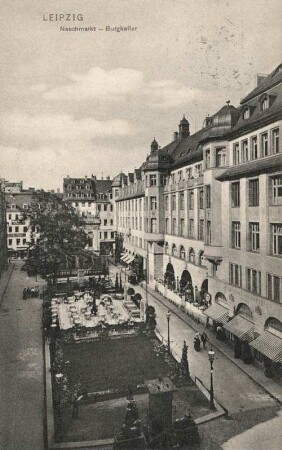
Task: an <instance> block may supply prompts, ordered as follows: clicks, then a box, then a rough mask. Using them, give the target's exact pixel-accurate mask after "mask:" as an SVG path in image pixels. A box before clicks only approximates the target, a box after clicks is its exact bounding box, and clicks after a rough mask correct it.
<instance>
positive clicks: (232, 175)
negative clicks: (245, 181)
mask: <svg viewBox="0 0 282 450" xmlns="http://www.w3.org/2000/svg"><path fill="white" fill-rule="evenodd" d="M273 169H275V170H277V171H279V170H282V154H281V153H278V154H277V155H271V156H266V157H264V158H260V159H256V160H254V161H249V162H248V163H245V164H238V165H235V166H232V167H229V169H226V170H225V171H224V172H223V173H221V174H220V175H218V176H217V177H216V179H217V180H219V181H226V180H236V179H239V178H244V177H246V176H251V175H254V176H255V175H259V174H261V173H267V172H269V171H271V172H272V171H273Z"/></svg>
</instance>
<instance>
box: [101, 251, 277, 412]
mask: <svg viewBox="0 0 282 450" xmlns="http://www.w3.org/2000/svg"><path fill="white" fill-rule="evenodd" d="M110 263H111V264H112V265H113V266H116V268H117V269H118V270H120V269H121V268H122V266H121V265H117V264H116V263H115V262H114V261H113V260H110ZM139 286H140V288H141V289H142V290H143V291H144V292H146V289H145V282H142V283H141V284H140V285H139ZM133 287H134V286H133ZM148 293H149V294H150V295H151V296H152V297H154V298H155V299H156V300H158V301H159V302H161V303H162V304H163V305H165V306H166V307H167V309H168V310H170V311H171V312H173V313H174V314H175V315H176V316H178V317H179V318H180V319H181V320H182V321H183V322H184V323H186V324H187V325H188V326H189V327H190V328H191V329H192V330H194V331H195V332H200V333H201V332H203V331H205V332H206V334H207V335H208V339H209V342H210V344H212V346H213V347H214V348H215V349H216V350H217V351H219V352H220V353H221V354H222V355H224V356H225V357H226V358H228V359H229V361H231V362H232V363H233V364H234V365H235V366H237V367H238V368H239V369H240V370H242V372H244V373H245V374H246V375H247V376H248V377H249V378H250V379H251V380H252V381H254V382H255V383H256V384H257V385H258V386H260V387H261V388H262V389H263V390H264V391H265V392H267V393H268V394H269V395H270V396H271V397H272V398H274V399H275V400H276V401H278V402H279V403H280V404H282V387H281V386H280V385H279V384H277V383H275V382H274V381H273V380H272V379H271V378H267V377H266V376H265V375H264V373H263V372H262V371H261V370H259V369H258V368H256V367H254V366H253V365H248V364H244V363H243V361H242V360H241V359H235V358H234V356H233V349H232V348H231V347H229V346H228V344H227V343H224V342H222V341H219V340H217V339H216V337H215V335H214V334H213V333H212V331H211V330H210V329H208V328H206V327H205V326H204V325H202V324H200V323H197V322H195V321H194V320H193V319H192V318H191V317H189V316H188V315H187V314H186V313H185V312H184V311H182V310H181V309H180V308H179V307H178V306H175V305H174V304H173V303H172V302H170V301H169V300H168V299H167V298H165V297H164V296H163V295H161V294H159V293H158V292H156V291H155V290H154V289H152V288H151V287H149V286H148Z"/></svg>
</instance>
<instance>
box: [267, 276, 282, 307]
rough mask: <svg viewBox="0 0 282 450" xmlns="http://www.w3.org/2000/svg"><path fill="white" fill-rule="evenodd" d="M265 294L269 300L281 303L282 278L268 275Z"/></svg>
mask: <svg viewBox="0 0 282 450" xmlns="http://www.w3.org/2000/svg"><path fill="white" fill-rule="evenodd" d="M266 293H267V298H268V299H269V300H273V301H274V302H278V303H280V302H281V301H282V277H278V276H276V275H272V274H270V273H268V274H267V289H266Z"/></svg>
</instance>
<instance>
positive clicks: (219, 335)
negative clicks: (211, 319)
mask: <svg viewBox="0 0 282 450" xmlns="http://www.w3.org/2000/svg"><path fill="white" fill-rule="evenodd" d="M221 338H222V326H221V325H218V326H217V328H216V339H218V340H220V341H221Z"/></svg>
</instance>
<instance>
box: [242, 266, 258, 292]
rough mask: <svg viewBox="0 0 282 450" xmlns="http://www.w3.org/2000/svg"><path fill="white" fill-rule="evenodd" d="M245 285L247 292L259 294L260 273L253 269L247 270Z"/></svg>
mask: <svg viewBox="0 0 282 450" xmlns="http://www.w3.org/2000/svg"><path fill="white" fill-rule="evenodd" d="M246 272H247V277H246V278H247V285H246V288H247V290H248V291H250V292H253V293H254V294H258V295H260V294H261V272H260V271H258V270H255V269H247V270H246Z"/></svg>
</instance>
